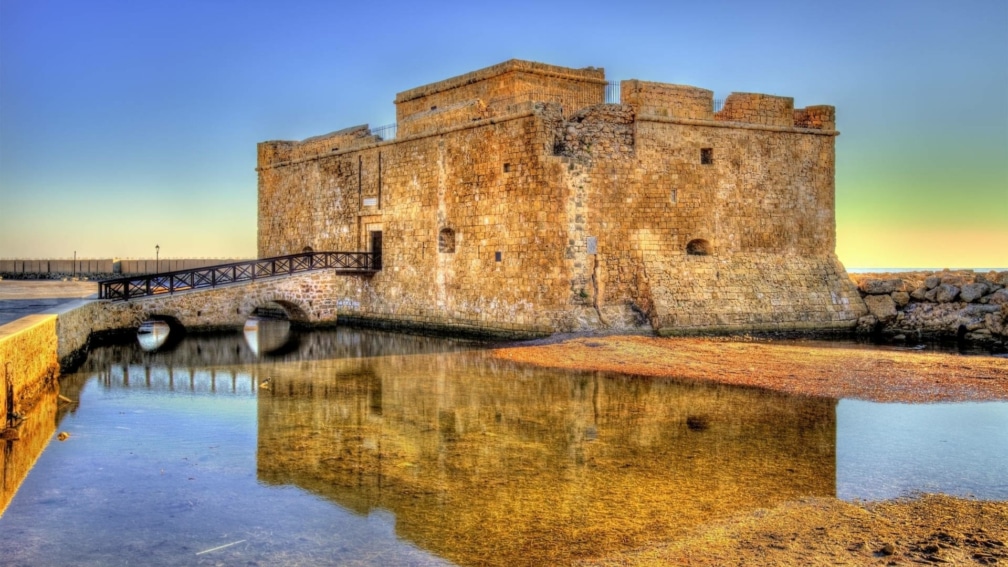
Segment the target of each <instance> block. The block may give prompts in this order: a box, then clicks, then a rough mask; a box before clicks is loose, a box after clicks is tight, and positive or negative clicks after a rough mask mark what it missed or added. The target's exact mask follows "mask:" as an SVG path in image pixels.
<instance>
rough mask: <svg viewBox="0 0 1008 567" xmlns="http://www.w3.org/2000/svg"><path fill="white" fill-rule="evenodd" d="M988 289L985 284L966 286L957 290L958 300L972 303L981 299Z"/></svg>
mask: <svg viewBox="0 0 1008 567" xmlns="http://www.w3.org/2000/svg"><path fill="white" fill-rule="evenodd" d="M989 289H990V288H989V287H988V286H987V284H986V283H971V284H966V285H964V286H962V289H960V290H959V299H961V300H963V301H965V302H966V303H972V302H974V301H976V300H978V299H980V298H981V297H983V296H984V294H986V293H987V291H988V290H989Z"/></svg>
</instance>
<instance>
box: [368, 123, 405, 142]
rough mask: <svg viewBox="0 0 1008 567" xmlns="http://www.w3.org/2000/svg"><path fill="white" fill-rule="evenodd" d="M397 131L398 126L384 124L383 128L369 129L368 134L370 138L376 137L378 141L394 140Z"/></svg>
mask: <svg viewBox="0 0 1008 567" xmlns="http://www.w3.org/2000/svg"><path fill="white" fill-rule="evenodd" d="M397 129H398V124H394V123H393V124H386V125H384V126H375V127H374V128H371V130H370V134H371V135H372V136H377V137H378V139H379V140H382V141H385V140H395V137H396V130H397Z"/></svg>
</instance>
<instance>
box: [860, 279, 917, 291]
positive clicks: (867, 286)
mask: <svg viewBox="0 0 1008 567" xmlns="http://www.w3.org/2000/svg"><path fill="white" fill-rule="evenodd" d="M905 289H906V285H905V284H904V283H903V280H901V279H899V278H894V279H889V280H880V279H878V278H868V279H866V280H864V281H862V282H861V291H863V292H865V293H866V294H868V295H888V294H890V293H892V292H894V291H903V290H905Z"/></svg>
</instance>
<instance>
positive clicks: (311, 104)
mask: <svg viewBox="0 0 1008 567" xmlns="http://www.w3.org/2000/svg"><path fill="white" fill-rule="evenodd" d="M511 58H519V59H530V60H536V61H543V62H546V63H552V64H556V65H563V66H568V67H586V66H596V67H604V68H605V69H606V76H607V78H608V79H609V80H621V79H632V78H637V79H643V80H650V81H660V82H669V83H680V84H688V85H695V86H699V87H704V88H708V89H711V90H713V91H714V92H715V96H716V97H719V98H721V97H724V96H725V95H727V94H728V93H729V92H731V91H746V92H763V93H770V94H777V95H784V96H791V97H794V99H795V105H796V106H807V105H811V104H831V105H834V106H836V107H837V127H838V129H839V130H840V131H841V135H840V137H839V138H838V139H837V174H836V180H837V190H836V201H837V240H838V242H837V253H838V254H839V256H840V259H841V260H842V261H843V262H844V264H845V265H846V266H847V267H848V268H852V269H853V268H871V267H936V268H941V267H1008V0H956V1H954V2H953V1H948V0H940V1H936V0H885V1H878V0H870V1H868V0H866V1H861V0H843V1H836V2H832V1H830V2H819V1H808V0H801V1H773V0H769V1H767V0H764V1H758V2H757V1H749V0H746V1H738V2H727V1H704V2H699V1H696V0H690V1H683V2H680V1H658V0H645V1H638V0H623V1H619V2H613V1H609V2H596V1H595V0H578V1H576V2H553V3H550V2H545V1H526V0H511V1H508V2H474V1H472V0H469V1H466V2H442V3H436V2H429V3H425V2H416V1H411V2H398V1H392V2H382V1H380V0H368V1H360V2H340V1H336V0H333V1H300V2H299V1H291V2H278V1H276V0H263V1H258V0H230V1H225V0H204V1H195V0H177V1H171V2H168V1H164V2H153V1H135V0H126V1H107V0H0V258H19V257H20V258H27V257H64V258H66V257H71V256H72V255H73V253H74V251H76V252H77V255H78V257H112V256H115V257H124V258H129V257H152V256H153V255H154V245H155V244H160V246H161V257H162V258H165V257H176V258H177V257H193V256H195V257H252V256H254V255H255V251H256V173H255V165H256V143H257V142H260V141H263V140H275V139H293V140H298V139H303V138H306V137H309V136H315V135H318V134H324V133H327V132H330V131H333V130H338V129H341V128H345V127H348V126H352V125H357V124H362V123H369V124H370V125H372V126H377V125H383V124H388V123H392V122H394V121H395V108H394V105H393V103H392V101H393V99H394V97H395V93H397V92H399V91H403V90H406V89H409V88H412V87H416V86H419V85H423V84H426V83H430V82H433V81H437V80H441V79H445V78H448V77H450V76H454V75H458V74H461V73H465V72H468V71H472V70H475V69H478V68H482V67H486V66H489V65H493V64H495V63H499V62H501V61H505V60H507V59H511Z"/></svg>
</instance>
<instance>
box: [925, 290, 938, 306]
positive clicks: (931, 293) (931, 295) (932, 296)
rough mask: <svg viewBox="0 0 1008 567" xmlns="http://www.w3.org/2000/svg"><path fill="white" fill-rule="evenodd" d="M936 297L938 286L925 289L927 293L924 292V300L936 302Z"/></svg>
mask: <svg viewBox="0 0 1008 567" xmlns="http://www.w3.org/2000/svg"><path fill="white" fill-rule="evenodd" d="M937 297H938V288H934V289H929V290H927V293H925V294H924V300H925V301H930V302H931V303H937V302H938V300H937V299H936V298H937Z"/></svg>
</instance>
